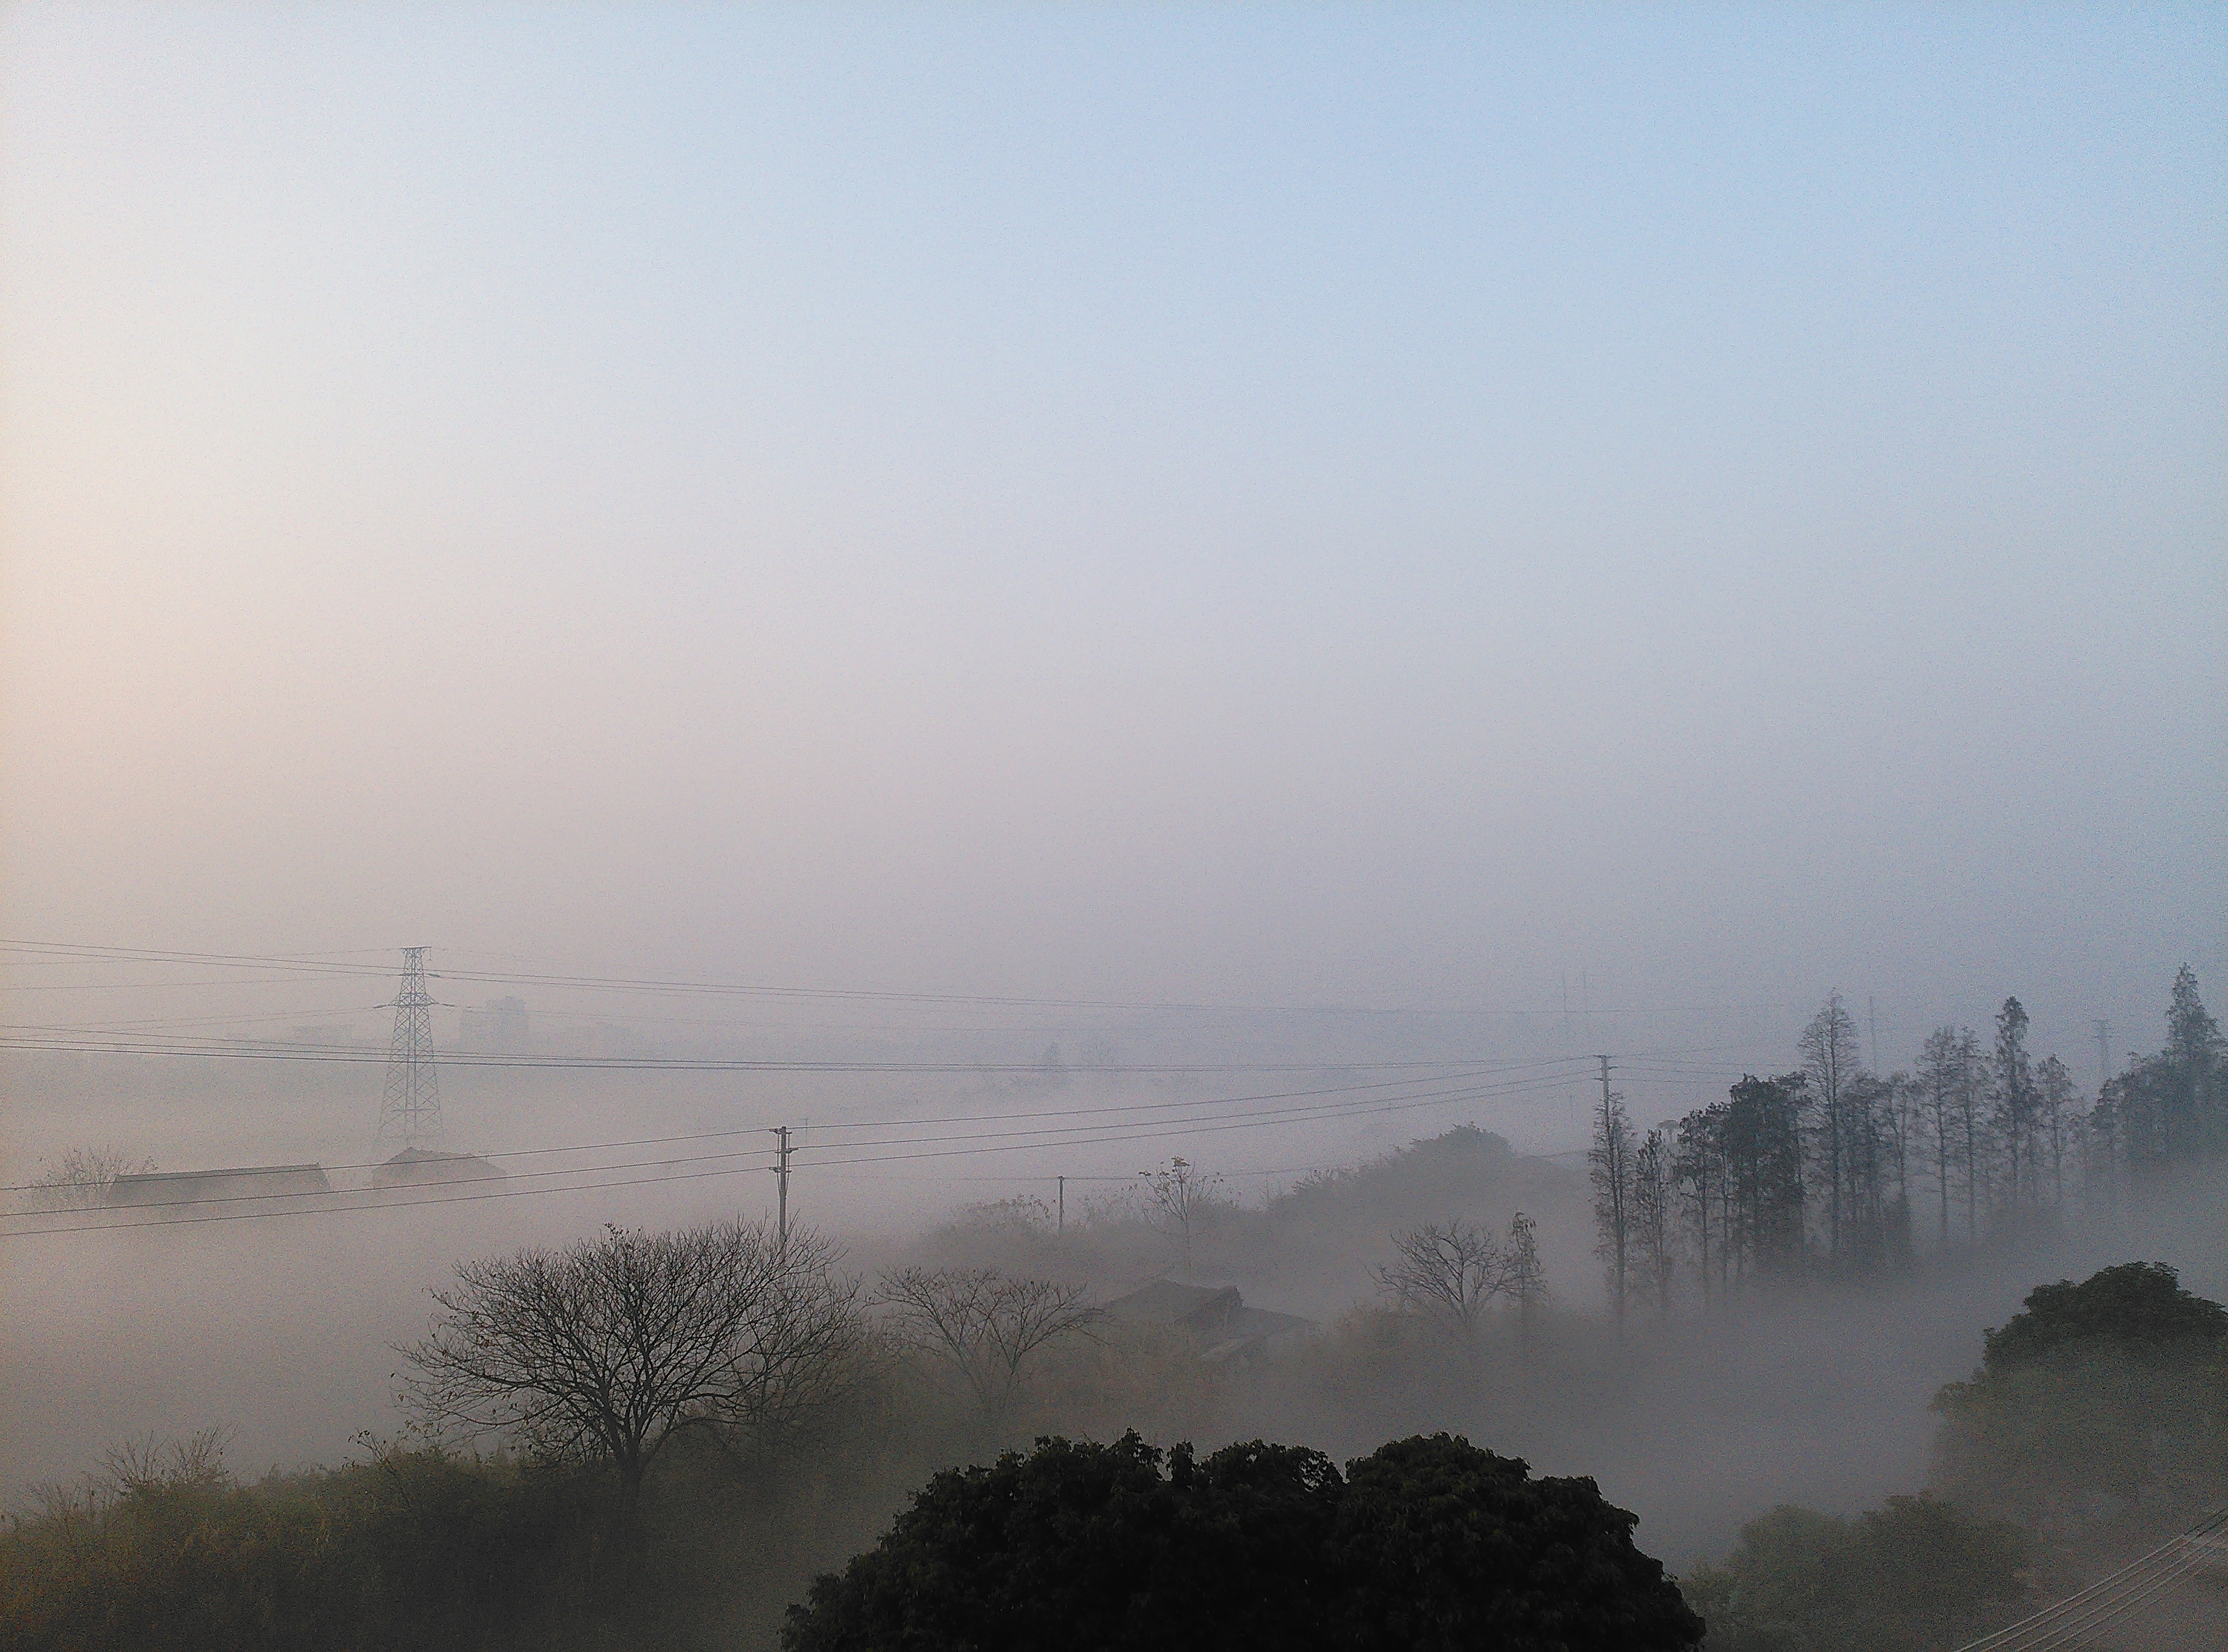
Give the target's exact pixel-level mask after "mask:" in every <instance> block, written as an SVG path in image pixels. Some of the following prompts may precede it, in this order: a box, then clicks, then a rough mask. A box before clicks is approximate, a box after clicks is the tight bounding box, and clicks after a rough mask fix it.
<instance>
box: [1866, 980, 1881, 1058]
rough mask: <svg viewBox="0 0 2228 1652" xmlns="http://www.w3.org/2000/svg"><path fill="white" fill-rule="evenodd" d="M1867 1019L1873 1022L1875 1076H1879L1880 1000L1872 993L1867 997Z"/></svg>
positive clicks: (1867, 994)
mask: <svg viewBox="0 0 2228 1652" xmlns="http://www.w3.org/2000/svg"><path fill="white" fill-rule="evenodd" d="M1865 1018H1866V1020H1867V1021H1871V1022H1872V1028H1873V1073H1874V1074H1875V1075H1877V1074H1878V1073H1879V1070H1880V1064H1879V999H1877V998H1875V997H1873V996H1872V994H1870V993H1866V995H1865Z"/></svg>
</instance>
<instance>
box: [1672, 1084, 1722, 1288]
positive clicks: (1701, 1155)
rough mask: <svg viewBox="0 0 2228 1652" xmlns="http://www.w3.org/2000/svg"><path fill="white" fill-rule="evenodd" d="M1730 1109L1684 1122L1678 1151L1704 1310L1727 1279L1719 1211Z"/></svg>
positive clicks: (1683, 1206)
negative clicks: (1724, 1137) (1723, 1133)
mask: <svg viewBox="0 0 2228 1652" xmlns="http://www.w3.org/2000/svg"><path fill="white" fill-rule="evenodd" d="M1724 1122H1725V1103H1723V1102H1719V1104H1718V1105H1715V1106H1713V1107H1700V1108H1697V1109H1696V1110H1695V1111H1693V1112H1691V1113H1688V1114H1687V1116H1686V1117H1684V1118H1682V1119H1681V1120H1680V1121H1679V1135H1678V1145H1677V1151H1676V1153H1675V1155H1674V1158H1673V1160H1672V1169H1673V1174H1674V1176H1675V1177H1676V1179H1677V1184H1678V1190H1679V1203H1680V1213H1681V1216H1682V1217H1683V1218H1684V1226H1685V1227H1686V1230H1687V1234H1688V1236H1689V1237H1690V1238H1691V1239H1693V1245H1694V1277H1695V1278H1696V1280H1697V1281H1699V1282H1700V1285H1701V1289H1702V1306H1703V1308H1704V1309H1707V1308H1708V1307H1709V1306H1710V1303H1711V1297H1712V1292H1713V1286H1714V1285H1715V1284H1717V1283H1718V1281H1719V1280H1721V1279H1722V1277H1723V1271H1724V1268H1725V1242H1724V1234H1723V1224H1722V1220H1721V1215H1720V1212H1719V1206H1720V1205H1721V1204H1722V1203H1723V1201H1724V1199H1725V1145H1724V1143H1723V1141H1722V1139H1721V1129H1722V1126H1723V1124H1724Z"/></svg>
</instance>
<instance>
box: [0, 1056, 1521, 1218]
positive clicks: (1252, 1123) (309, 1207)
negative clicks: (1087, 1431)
mask: <svg viewBox="0 0 2228 1652" xmlns="http://www.w3.org/2000/svg"><path fill="white" fill-rule="evenodd" d="M1555 1082H1559V1077H1556V1076H1542V1077H1540V1078H1535V1079H1527V1080H1514V1081H1511V1082H1510V1083H1508V1084H1503V1085H1474V1086H1467V1087H1464V1088H1458V1089H1455V1090H1449V1091H1440V1092H1430V1093H1425V1094H1422V1095H1412V1096H1404V1097H1394V1098H1376V1097H1373V1098H1368V1099H1367V1100H1365V1101H1361V1102H1358V1103H1356V1102H1348V1103H1343V1104H1327V1105H1322V1106H1316V1107H1307V1108H1284V1109H1269V1110H1265V1111H1264V1112H1263V1113H1260V1114H1255V1115H1238V1116H1231V1115H1220V1116H1217V1115H1208V1116H1204V1117H1194V1118H1187V1119H1181V1120H1178V1119H1170V1120H1163V1121H1159V1122H1158V1123H1156V1124H1154V1125H1152V1126H1151V1127H1149V1128H1145V1129H1138V1128H1136V1127H1135V1126H1134V1125H1132V1124H1123V1123H1108V1124H1102V1125H1083V1126H1076V1127H1072V1128H1071V1129H1066V1130H1060V1129H1046V1130H1023V1131H1010V1132H1004V1131H989V1132H979V1133H976V1134H974V1135H970V1136H960V1137H944V1138H935V1137H931V1138H926V1139H924V1140H916V1141H898V1142H889V1143H875V1144H873V1145H874V1146H876V1147H880V1148H882V1149H918V1148H924V1147H925V1148H932V1149H933V1150H931V1151H925V1152H922V1151H912V1150H902V1151H888V1150H884V1151H859V1152H856V1153H855V1154H854V1155H853V1156H850V1157H847V1158H835V1159H823V1160H816V1161H814V1162H813V1168H814V1169H834V1168H838V1167H846V1166H854V1165H868V1164H883V1163H899V1162H912V1161H917V1160H924V1159H948V1158H957V1157H966V1156H975V1155H978V1154H983V1153H1010V1152H1026V1151H1032V1150H1041V1149H1046V1148H1051V1147H1060V1146H1108V1145H1118V1144H1122V1143H1128V1142H1135V1141H1160V1140H1169V1139H1181V1138H1188V1137H1194V1136H1203V1135H1219V1134H1222V1133H1225V1132H1227V1131H1230V1130H1260V1129H1267V1128H1273V1127H1275V1126H1276V1125H1278V1124H1304V1123H1312V1122H1322V1121H1324V1120H1328V1119H1331V1118H1348V1117H1369V1116H1373V1115H1376V1114H1381V1113H1390V1112H1401V1111H1412V1110H1414V1109H1416V1108H1419V1107H1435V1106H1443V1105H1448V1104H1450V1103H1452V1102H1456V1101H1461V1100H1466V1099H1476V1098H1481V1097H1482V1096H1484V1095H1487V1094H1493V1093H1502V1094H1507V1093H1514V1092H1518V1091H1521V1090H1524V1089H1536V1088H1539V1087H1540V1086H1541V1085H1547V1084H1551V1083H1555ZM1113 1131H1118V1132H1123V1133H1120V1134H1107V1133H1104V1132H1113ZM1085 1132H1091V1133H1089V1134H1086V1133H1085ZM1014 1136H1018V1137H1027V1138H1028V1139H1026V1140H1020V1141H1015V1140H1008V1139H1002V1138H1005V1137H1014ZM1061 1138H1066V1139H1061ZM939 1143H961V1144H960V1145H940V1144H939ZM867 1145H868V1144H864V1143H862V1144H861V1147H862V1148H863V1147H865V1146H867ZM744 1156H746V1155H744V1154H741V1153H736V1154H710V1155H703V1156H701V1157H705V1158H734V1157H744ZM687 1162H691V1161H690V1160H689V1159H687V1158H683V1159H681V1160H675V1161H663V1163H687ZM631 1168H635V1167H631V1166H624V1165H604V1166H595V1165H591V1166H581V1167H579V1168H578V1169H576V1170H571V1171H567V1170H558V1171H549V1172H538V1173H530V1174H535V1175H567V1174H577V1175H602V1174H605V1173H607V1172H608V1171H610V1170H613V1169H631ZM763 1168H765V1167H763V1166H759V1165H743V1166H733V1167H729V1168H727V1169H719V1170H704V1171H694V1172H670V1173H666V1174H661V1175H653V1176H640V1177H631V1178H627V1179H624V1180H622V1181H597V1182H582V1183H578V1184H574V1185H573V1186H569V1187H563V1188H506V1189H504V1190H503V1191H501V1192H499V1193H492V1194H445V1195H428V1194H418V1193H416V1192H414V1191H413V1193H412V1194H408V1195H407V1196H404V1197H400V1198H389V1199H385V1200H381V1199H375V1198H370V1197H364V1198H362V1199H360V1200H358V1201H356V1202H352V1203H348V1204H306V1203H304V1204H298V1205H295V1206H292V1207H288V1208H285V1209H275V1208H274V1209H270V1210H256V1211H237V1210H234V1211H226V1212H222V1213H214V1214H209V1215H202V1216H182V1217H166V1218H162V1219H159V1220H125V1221H106V1222H88V1223H82V1224H78V1225H75V1226H66V1227H57V1226H51V1225H44V1224H42V1225H40V1226H30V1227H23V1228H18V1229H15V1230H12V1231H9V1232H4V1233H0V1238H29V1237H31V1236H33V1235H35V1234H47V1233H89V1232H109V1231H114V1230H117V1229H121V1228H132V1227H161V1226H182V1225H186V1224H189V1223H202V1222H210V1221H234V1220H263V1219H272V1218H278V1217H282V1216H295V1215H332V1214H341V1213H347V1212H351V1211H358V1210H374V1209H392V1208H396V1207H402V1206H418V1205H428V1204H452V1203H458V1202H463V1201H467V1200H471V1199H488V1198H508V1197H528V1196H535V1195H540V1194H551V1193H578V1192H593V1191H596V1190H598V1189H599V1188H618V1187H639V1186H644V1185H648V1184H651V1183H656V1182H663V1181H695V1180H701V1179H703V1178H705V1177H707V1176H720V1175H741V1174H745V1173H747V1172H751V1171H755V1170H758V1169H763ZM495 1179H496V1178H492V1177H476V1178H469V1179H465V1180H464V1181H459V1182H455V1183H449V1184H445V1185H449V1186H459V1185H469V1184H470V1182H471V1181H492V1180H495ZM504 1180H509V1178H507V1177H506V1178H504ZM367 1191H368V1192H369V1193H376V1192H378V1191H379V1190H377V1189H371V1190H367ZM352 1197H354V1192H353V1191H352V1190H351V1191H343V1192H336V1193H333V1194H242V1195H238V1196H235V1197H234V1198H228V1199H227V1198H208V1199H199V1200H182V1201H170V1203H171V1204H174V1205H192V1204H205V1203H206V1204H224V1205H237V1204H241V1203H246V1202H249V1201H254V1200H278V1199H292V1200H303V1201H308V1200H324V1199H329V1198H330V1199H347V1198H352ZM142 1208H153V1207H142ZM19 1220H20V1218H19ZM34 1220H35V1219H34Z"/></svg>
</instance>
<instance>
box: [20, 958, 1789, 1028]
mask: <svg viewBox="0 0 2228 1652" xmlns="http://www.w3.org/2000/svg"><path fill="white" fill-rule="evenodd" d="M0 949H4V950H6V951H19V952H29V953H33V954H35V955H38V956H40V957H44V958H48V959H50V960H53V961H58V962H59V961H68V960H76V961H80V962H85V963H124V964H130V963H145V964H189V965H196V966H214V967H238V968H254V969H269V970H282V971H285V972H289V973H297V974H308V975H325V976H381V975H383V974H384V971H383V970H380V969H378V968H376V967H375V966H372V965H368V964H365V965H359V964H344V963H335V962H332V960H333V959H335V958H338V957H350V956H357V954H354V953H291V954H289V953H270V954H265V953H246V952H208V951H187V950H182V949H172V948H159V947H123V946H108V945H102V944H94V943H91V942H76V941H34V940H22V939H15V940H9V939H0ZM432 978H433V979H436V980H442V981H456V982H471V983H475V984H482V985H498V986H540V987H546V988H548V989H553V990H556V989H564V990H595V991H607V992H645V993H662V994H671V995H675V996H699V995H709V996H738V997H766V998H799V999H825V1000H830V1001H836V1002H850V1001H860V1002H887V1003H919V1004H931V1005H935V1004H972V1005H992V1006H997V1007H1001V1008H1033V1009H1034V1008H1043V1009H1120V1010H1130V1011H1185V1012H1190V1013H1205V1014H1215V1015H1360V1016H1370V1015H1420V1016H1439V1017H1446V1018H1450V1019H1451V1018H1457V1017H1461V1016H1466V1015H1483V1016H1512V1017H1520V1018H1521V1017H1532V1016H1540V1017H1545V1016H1546V1015H1548V1013H1549V1012H1547V1011H1546V1010H1542V1009H1509V1008H1485V1007H1468V1008H1456V1007H1431V1006H1418V1005H1394V1006H1390V1007H1380V1008H1372V1007H1367V1006H1361V1005H1353V1004H1258V1003H1256V1004H1247V1003H1217V1002H1186V1001H1181V1000H1165V999H1123V998H1080V997H1038V996H1026V995H1021V994H1011V993H962V992H917V991H901V990H895V989H886V988H866V987H800V986H791V985H781V984H773V983H739V982H715V981H700V980H692V979H689V978H687V977H679V976H673V977H665V976H617V975H573V974H566V973H560V972H556V971H547V970H459V969H451V970H438V971H435V972H433V976H432ZM137 984H142V985H146V986H148V987H150V989H151V988H155V987H160V986H163V985H165V984H180V983H137ZM1785 1008H1788V1007H1787V1006H1785V1005H1781V1004H1664V1005H1636V1006H1626V1007H1623V1008H1602V1009H1600V1010H1599V1011H1595V1010H1593V1009H1591V1007H1590V1008H1589V1011H1588V1013H1589V1014H1594V1013H1599V1014H1603V1015H1704V1014H1724V1013H1729V1012H1745V1011H1764V1010H1780V1009H1785Z"/></svg>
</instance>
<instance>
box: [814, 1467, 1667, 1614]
mask: <svg viewBox="0 0 2228 1652" xmlns="http://www.w3.org/2000/svg"><path fill="white" fill-rule="evenodd" d="M1163 1461H1164V1458H1163V1455H1162V1453H1161V1452H1159V1451H1157V1450H1154V1449H1153V1448H1151V1447H1149V1446H1147V1445H1146V1444H1144V1443H1143V1441H1141V1440H1139V1439H1138V1438H1137V1437H1136V1435H1135V1434H1130V1435H1125V1436H1124V1437H1123V1438H1121V1439H1119V1440H1117V1441H1115V1442H1114V1443H1113V1444H1110V1445H1094V1444H1075V1443H1072V1442H1069V1441H1066V1440H1044V1441H1040V1442H1039V1444H1038V1446H1037V1449H1036V1450H1034V1451H1032V1452H1030V1453H1028V1455H1026V1456H1023V1455H1021V1454H1018V1453H1014V1452H1008V1453H1007V1454H1006V1455H1004V1456H1003V1457H1000V1458H999V1459H998V1461H997V1462H996V1463H993V1464H991V1465H989V1467H976V1468H970V1469H966V1470H947V1471H946V1472H944V1473H943V1474H940V1475H938V1476H936V1478H935V1479H933V1480H932V1481H931V1482H929V1483H928V1485H927V1486H926V1487H925V1489H923V1490H922V1491H921V1492H920V1493H919V1495H917V1496H916V1498H915V1500H914V1503H913V1507H912V1508H911V1509H910V1510H908V1511H907V1512H906V1514H902V1515H900V1517H899V1518H898V1521H897V1522H896V1524H895V1525H894V1526H893V1527H892V1528H891V1530H890V1531H889V1532H888V1534H886V1535H885V1536H884V1537H883V1539H882V1540H881V1541H880V1543H879V1544H878V1545H877V1546H875V1547H874V1548H873V1549H871V1550H869V1551H868V1552H867V1553H864V1554H861V1555H859V1556H857V1557H856V1558H855V1559H853V1560H852V1561H851V1563H850V1565H849V1566H848V1567H847V1568H846V1569H845V1570H844V1571H843V1572H841V1573H840V1574H836V1575H831V1576H826V1577H823V1578H819V1579H818V1580H817V1581H816V1583H815V1584H814V1585H813V1588H812V1594H811V1598H810V1602H809V1603H808V1604H805V1605H803V1606H799V1607H795V1608H792V1609H791V1613H790V1619H789V1623H788V1625H787V1628H786V1629H785V1630H784V1637H783V1638H784V1645H785V1646H787V1647H788V1648H789V1649H790V1652H839V1649H866V1648H870V1647H871V1648H878V1649H879V1648H896V1647H903V1648H906V1649H917V1652H939V1649H947V1648H948V1649H954V1652H956V1649H959V1648H963V1647H964V1648H968V1649H972V1652H996V1649H1016V1652H1018V1649H1022V1648H1034V1647H1043V1646H1055V1645H1056V1646H1060V1647H1063V1648H1072V1649H1085V1652H1087V1649H1117V1648H1130V1647H1138V1648H1145V1647H1150V1648H1155V1649H1159V1648H1170V1649H1181V1648H1196V1649H1209V1648H1240V1647H1247V1648H1250V1647H1255V1646H1277V1647H1279V1648H1282V1649H1292V1652H1306V1649H1322V1652H1334V1649H1335V1652H1374V1649H1380V1648H1382V1649H1386V1652H1391V1649H1395V1648H1398V1649H1401V1652H1412V1649H1423V1652H1428V1649H1437V1648H1446V1649H1452V1648H1455V1647H1465V1648H1467V1647H1474V1646H1478V1645H1485V1644H1489V1645H1491V1646H1493V1647H1495V1648H1496V1649H1501V1652H1593V1649H1599V1652H1611V1649H1616V1652H1650V1649H1664V1652H1671V1649H1684V1648H1688V1647H1692V1646H1693V1645H1694V1644H1695V1643H1696V1642H1698V1641H1699V1640H1700V1636H1701V1632H1702V1623H1701V1620H1700V1618H1698V1617H1695V1616H1694V1615H1693V1613H1692V1612H1691V1611H1689V1610H1687V1606H1686V1604H1685V1603H1684V1602H1683V1601H1682V1600H1681V1598H1680V1595H1679V1591H1678V1590H1677V1588H1676V1587H1675V1586H1674V1585H1673V1584H1672V1583H1671V1581H1670V1580H1669V1579H1668V1578H1666V1577H1665V1576H1664V1575H1663V1569H1662V1567H1661V1565H1659V1564H1658V1563H1657V1562H1656V1561H1655V1560H1652V1559H1649V1558H1648V1557H1647V1556H1646V1555H1644V1554H1642V1553H1640V1552H1639V1551H1638V1550H1637V1549H1636V1548H1635V1547H1634V1546H1633V1545H1632V1527H1633V1525H1634V1523H1635V1522H1634V1519H1633V1516H1632V1515H1630V1514H1627V1513H1625V1512H1624V1511H1623V1510H1622V1509H1618V1508H1611V1507H1610V1505H1609V1504H1608V1503H1607V1502H1604V1500H1603V1498H1602V1496H1601V1494H1600V1492H1599V1491H1598V1490H1597V1489H1596V1488H1595V1486H1594V1483H1593V1482H1592V1481H1591V1480H1585V1479H1570V1480H1557V1479H1534V1478H1533V1477H1532V1476H1531V1474H1530V1471H1529V1470H1528V1469H1527V1467H1526V1465H1525V1464H1524V1463H1522V1462H1521V1460H1518V1459H1515V1458H1510V1457H1495V1455H1494V1454H1493V1453H1492V1452H1490V1451H1484V1450H1478V1449H1477V1448H1476V1447H1474V1446H1472V1445H1471V1444H1469V1442H1468V1441H1466V1440H1462V1439H1457V1438H1452V1437H1449V1436H1447V1435H1444V1434H1440V1435H1434V1436H1432V1437H1430V1438H1428V1439H1425V1438H1420V1437H1419V1438H1414V1439H1407V1440H1400V1441H1396V1442H1394V1443H1393V1444H1389V1445H1386V1446H1385V1447H1383V1448H1381V1449H1380V1450H1378V1451H1377V1452H1375V1453H1374V1454H1373V1455H1372V1456H1370V1457H1365V1458H1361V1459H1360V1460H1359V1461H1356V1462H1354V1463H1349V1464H1348V1473H1347V1475H1346V1476H1345V1477H1343V1478H1342V1477H1341V1476H1340V1474H1339V1472H1338V1470H1336V1469H1335V1467H1334V1466H1333V1465H1332V1464H1331V1463H1330V1461H1329V1460H1328V1458H1326V1457H1323V1456H1322V1454H1321V1453H1319V1452H1316V1451H1310V1450H1301V1449H1296V1448H1292V1447H1287V1446H1278V1445H1269V1444H1263V1443H1261V1442H1259V1441H1255V1442H1252V1443H1251V1444H1243V1445H1232V1446H1228V1447H1226V1448H1225V1449H1224V1450H1220V1451H1217V1452H1215V1453H1214V1454H1213V1456H1211V1457H1207V1458H1205V1459H1203V1460H1195V1459H1194V1457H1193V1456H1192V1454H1191V1452H1190V1450H1189V1449H1188V1447H1183V1446H1179V1447H1177V1448H1176V1449H1175V1450H1174V1451H1172V1452H1170V1453H1168V1454H1167V1456H1166V1458H1165V1461H1166V1463H1167V1472H1166V1473H1163V1472H1162V1463H1163Z"/></svg>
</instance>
